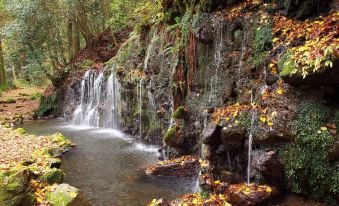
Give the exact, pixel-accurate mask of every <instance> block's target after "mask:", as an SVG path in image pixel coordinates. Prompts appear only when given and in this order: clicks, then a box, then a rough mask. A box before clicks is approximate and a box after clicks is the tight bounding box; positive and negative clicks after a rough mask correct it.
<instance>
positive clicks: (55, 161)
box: [46, 158, 61, 169]
mask: <svg viewBox="0 0 339 206" xmlns="http://www.w3.org/2000/svg"><path fill="white" fill-rule="evenodd" d="M46 162H48V166H49V167H50V168H57V169H59V168H60V166H61V159H59V158H48V159H47V160H46Z"/></svg>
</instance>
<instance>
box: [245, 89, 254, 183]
mask: <svg viewBox="0 0 339 206" xmlns="http://www.w3.org/2000/svg"><path fill="white" fill-rule="evenodd" d="M251 105H253V91H252V90H251ZM255 118H256V112H255V111H253V112H252V118H251V125H250V133H249V135H248V160H247V184H250V179H251V177H250V173H251V158H252V144H253V127H254V121H255Z"/></svg>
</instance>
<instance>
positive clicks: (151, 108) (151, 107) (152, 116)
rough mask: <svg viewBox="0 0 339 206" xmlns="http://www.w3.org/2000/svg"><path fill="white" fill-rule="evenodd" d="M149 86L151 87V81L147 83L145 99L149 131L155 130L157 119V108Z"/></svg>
mask: <svg viewBox="0 0 339 206" xmlns="http://www.w3.org/2000/svg"><path fill="white" fill-rule="evenodd" d="M151 86H152V80H150V81H149V83H148V86H147V99H148V105H147V106H148V107H147V110H148V118H149V121H150V128H151V129H156V127H157V123H156V121H157V117H156V111H157V106H156V102H155V98H154V96H153V93H152V92H151Z"/></svg>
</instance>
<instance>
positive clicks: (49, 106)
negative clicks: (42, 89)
mask: <svg viewBox="0 0 339 206" xmlns="http://www.w3.org/2000/svg"><path fill="white" fill-rule="evenodd" d="M60 110H61V102H60V99H59V95H58V93H54V94H52V95H50V96H42V97H41V99H40V105H39V108H38V110H36V111H35V115H36V116H38V117H42V116H48V115H57V114H59V112H60Z"/></svg>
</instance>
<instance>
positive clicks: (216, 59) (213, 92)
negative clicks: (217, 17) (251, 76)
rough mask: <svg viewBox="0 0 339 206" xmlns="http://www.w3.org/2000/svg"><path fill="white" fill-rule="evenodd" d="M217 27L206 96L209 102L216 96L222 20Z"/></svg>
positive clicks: (221, 50) (221, 42) (221, 44)
mask: <svg viewBox="0 0 339 206" xmlns="http://www.w3.org/2000/svg"><path fill="white" fill-rule="evenodd" d="M218 28H219V36H218V37H217V39H216V41H215V42H216V44H215V53H214V65H215V73H214V75H213V77H212V78H211V80H210V87H211V91H210V94H209V97H208V101H209V102H211V101H212V100H213V99H215V98H216V94H217V91H216V89H217V88H216V87H217V86H218V77H219V74H218V72H219V68H220V63H221V59H222V58H221V55H222V52H223V45H224V44H223V25H222V22H221V21H219V22H218Z"/></svg>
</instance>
